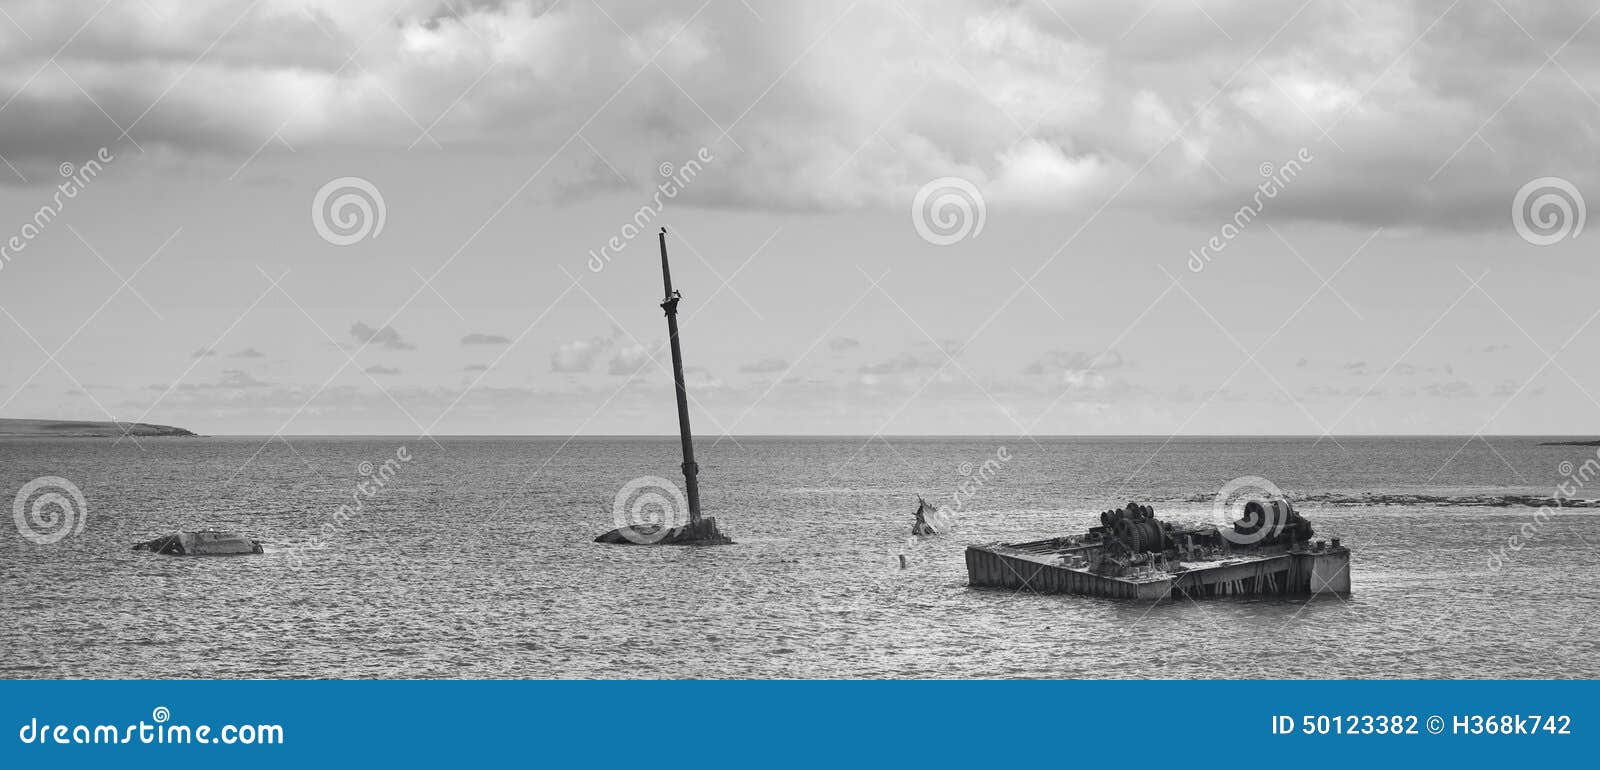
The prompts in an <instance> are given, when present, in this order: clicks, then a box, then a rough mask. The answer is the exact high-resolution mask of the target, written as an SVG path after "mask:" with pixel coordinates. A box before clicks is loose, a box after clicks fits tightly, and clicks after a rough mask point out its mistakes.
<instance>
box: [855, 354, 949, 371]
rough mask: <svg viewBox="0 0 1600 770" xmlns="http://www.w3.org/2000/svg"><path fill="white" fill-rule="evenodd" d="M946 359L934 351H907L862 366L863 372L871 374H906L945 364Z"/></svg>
mask: <svg viewBox="0 0 1600 770" xmlns="http://www.w3.org/2000/svg"><path fill="white" fill-rule="evenodd" d="M945 360H946V359H945V358H944V357H943V356H939V355H935V354H932V353H923V352H913V351H906V352H903V353H899V354H897V355H895V356H893V357H892V358H889V359H888V360H885V361H879V362H877V363H873V364H867V365H865V366H862V367H861V373H862V374H870V375H885V374H906V373H909V372H915V371H919V370H922V369H933V368H936V367H938V366H939V365H940V364H943V363H944V362H945Z"/></svg>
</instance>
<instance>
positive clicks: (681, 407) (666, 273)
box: [659, 227, 700, 528]
mask: <svg viewBox="0 0 1600 770" xmlns="http://www.w3.org/2000/svg"><path fill="white" fill-rule="evenodd" d="M659 238H660V241H661V283H662V285H663V286H664V287H665V289H666V293H667V295H666V299H663V300H661V309H662V310H664V311H666V314H667V335H668V336H669V337H670V338H671V341H672V381H673V383H674V384H675V385H677V389H678V433H679V435H680V436H681V437H682V439H683V483H684V484H683V485H684V492H686V493H687V494H688V497H689V526H690V527H692V528H693V527H699V525H700V482H699V476H700V466H698V465H696V464H695V462H694V434H693V432H692V431H690V430H689V391H688V390H687V389H685V388H684V385H683V349H682V348H681V347H679V345H678V300H679V299H680V298H681V295H679V293H678V292H676V291H673V289H672V268H671V267H669V266H668V265H667V228H665V227H663V228H661V233H660V236H659Z"/></svg>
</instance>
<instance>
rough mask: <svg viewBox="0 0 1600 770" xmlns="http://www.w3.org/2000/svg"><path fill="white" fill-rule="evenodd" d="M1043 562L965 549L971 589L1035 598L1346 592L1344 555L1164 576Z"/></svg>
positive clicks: (1254, 561) (1290, 554)
mask: <svg viewBox="0 0 1600 770" xmlns="http://www.w3.org/2000/svg"><path fill="white" fill-rule="evenodd" d="M1056 562H1057V560H1056V559H1055V558H1053V557H1047V556H1043V555H1040V554H1036V553H1029V552H1025V551H1012V550H1009V549H1007V548H1006V547H1005V546H1000V545H989V546H980V545H973V546H968V547H967V575H968V582H969V585H971V586H973V587H974V588H1009V589H1011V590H1014V591H1033V592H1035V593H1041V594H1078V595H1083V596H1098V597H1103V598H1107V599H1134V600H1144V601H1159V600H1161V599H1167V598H1175V597H1183V596H1189V597H1203V596H1317V595H1320V594H1329V593H1331V594H1339V595H1347V594H1349V593H1350V550H1349V549H1348V548H1342V547H1337V548H1328V549H1325V550H1303V551H1302V550H1296V551H1285V552H1283V553H1279V554H1275V555H1270V556H1262V557H1256V558H1247V559H1243V560H1239V561H1238V562H1237V563H1229V564H1223V565H1219V566H1215V567H1204V568H1197V569H1189V570H1187V571H1183V572H1177V573H1170V574H1167V575H1165V576H1151V577H1144V578H1122V577H1110V576H1105V575H1097V574H1094V573H1093V572H1090V571H1088V570H1084V569H1074V568H1071V567H1067V566H1065V565H1062V564H1059V563H1056Z"/></svg>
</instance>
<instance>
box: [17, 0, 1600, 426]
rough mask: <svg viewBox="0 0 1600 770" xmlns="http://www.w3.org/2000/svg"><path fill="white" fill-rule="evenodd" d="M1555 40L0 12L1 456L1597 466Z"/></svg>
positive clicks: (1044, 11)
mask: <svg viewBox="0 0 1600 770" xmlns="http://www.w3.org/2000/svg"><path fill="white" fill-rule="evenodd" d="M1586 6H1589V4H1583V3H1564V2H1509V1H1507V2H1495V3H1477V2H1468V3H1461V2H1365V1H1364V0H1309V1H1308V2H1300V1H1299V0H1291V1H1290V2H1216V1H1214V0H1193V1H1192V2H1191V1H1187V0H1171V1H1170V2H1168V1H1166V0H1162V1H1160V2H1135V3H1126V2H1085V3H1070V4H1069V3H1065V2H1059V1H1057V2H1045V1H1044V0H1032V1H1029V2H941V3H937V4H933V3H918V2H911V0H889V1H888V2H870V1H868V0H862V1H861V2H815V3H785V2H764V1H763V0H710V1H709V2H706V1H705V0H690V2H682V3H678V2H664V3H650V4H640V3H623V2H617V0H560V1H559V2H554V3H550V2H518V1H513V2H472V1H469V0H436V1H434V2H407V1H400V2H393V1H391V2H376V1H375V2H364V1H361V0H347V1H345V2H307V1H306V0H294V1H293V2H279V1H277V0H255V1H252V0H227V1H219V2H198V1H187V2H177V1H176V0H76V1H73V2H62V1H61V0H0V11H3V12H4V13H3V14H0V60H3V66H0V99H3V102H0V160H3V163H0V212H3V216H0V247H5V248H4V249H3V250H0V310H3V311H4V312H3V313H0V360H3V361H4V366H3V367H0V417H17V418H47V417H48V418H72V419H92V420H103V419H117V420H138V421H144V422H154V423H161V424H170V425H179V426H182V427H186V428H189V429H192V430H195V431H197V432H201V433H206V434H251V435H270V434H284V435H306V434H364V435H366V434H401V435H416V434H419V433H430V434H550V435H574V434H668V433H673V432H675V431H676V419H675V417H676V415H675V412H674V410H673V406H672V380H671V373H670V358H669V356H668V354H667V351H666V348H665V343H666V327H665V322H664V319H663V318H662V312H661V309H660V308H659V307H658V303H659V302H660V301H661V289H662V287H661V283H660V273H659V262H658V255H657V252H656V239H655V233H656V231H657V230H658V229H659V228H661V227H666V228H667V229H668V232H669V235H668V241H667V242H668V246H669V249H670V251H671V257H672V260H673V278H674V282H675V284H676V287H677V288H678V289H679V290H681V292H682V293H683V300H682V304H681V305H680V307H679V309H680V319H679V320H680V323H681V327H682V340H683V348H684V355H685V358H686V362H687V366H688V371H687V380H688V390H689V392H690V395H691V400H692V403H691V413H692V415H693V420H694V425H695V429H696V431H697V433H700V434H702V435H718V434H725V433H731V434H737V435H747V434H852V435H871V434H902V435H903V434H941V435H943V434H984V435H1016V434H1030V435H1055V434H1150V435H1173V434H1257V433H1260V434H1309V435H1322V434H1335V435H1339V434H1474V433H1485V434H1594V433H1600V400H1597V398H1596V395H1595V394H1597V393H1600V358H1597V357H1596V356H1594V355H1592V351H1593V350H1595V344H1596V342H1597V340H1600V323H1596V317H1597V315H1600V299H1597V297H1600V271H1597V270H1596V269H1595V264H1594V256H1593V255H1594V250H1593V248H1592V247H1588V246H1587V244H1588V243H1589V242H1590V241H1592V240H1593V239H1594V237H1595V236H1594V235H1585V234H1584V233H1583V232H1582V230H1583V219H1584V216H1585V213H1586V211H1585V207H1584V203H1583V197H1584V196H1585V195H1587V196H1588V197H1589V199H1591V200H1593V199H1596V197H1597V196H1600V165H1597V163H1596V161H1595V158H1596V157H1597V154H1596V145H1597V140H1600V131H1597V127H1600V23H1597V22H1595V21H1594V20H1595V15H1596V13H1597V12H1600V9H1597V8H1596V7H1593V6H1589V7H1586ZM1519 204H1520V206H1519Z"/></svg>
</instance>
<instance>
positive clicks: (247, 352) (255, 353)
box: [228, 348, 266, 358]
mask: <svg viewBox="0 0 1600 770" xmlns="http://www.w3.org/2000/svg"><path fill="white" fill-rule="evenodd" d="M228 357H229V358H265V357H266V355H265V354H264V353H262V352H261V351H259V350H256V349H255V348H245V349H244V350H241V351H239V352H237V353H233V354H231V355H229V356H228Z"/></svg>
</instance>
